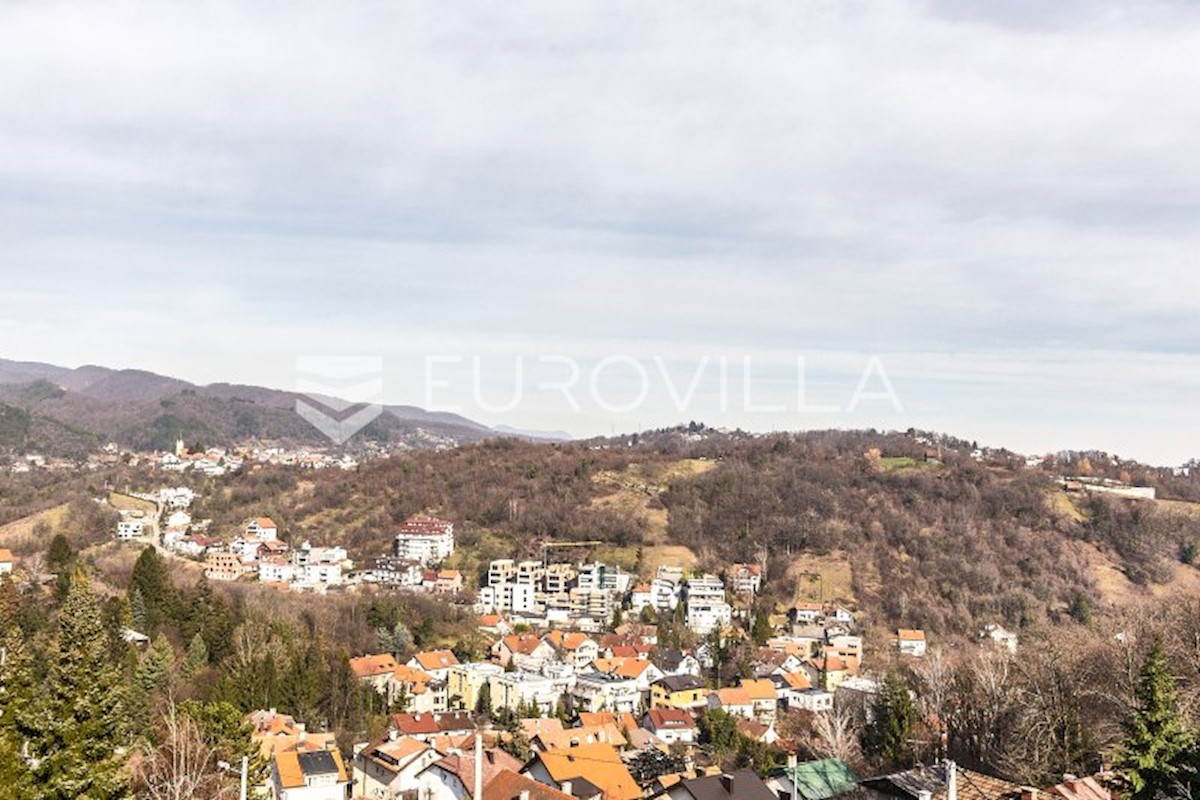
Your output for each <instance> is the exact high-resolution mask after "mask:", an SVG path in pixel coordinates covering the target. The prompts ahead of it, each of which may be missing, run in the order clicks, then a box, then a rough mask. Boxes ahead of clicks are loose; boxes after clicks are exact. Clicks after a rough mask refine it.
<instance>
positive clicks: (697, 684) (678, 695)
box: [650, 675, 708, 709]
mask: <svg viewBox="0 0 1200 800" xmlns="http://www.w3.org/2000/svg"><path fill="white" fill-rule="evenodd" d="M707 704H708V690H707V689H705V688H704V683H703V681H701V680H700V679H699V678H697V677H695V676H694V675H667V676H666V677H665V678H659V679H658V680H657V681H655V682H654V683H652V684H651V685H650V707H651V708H683V709H691V708H700V707H702V706H705V705H707Z"/></svg>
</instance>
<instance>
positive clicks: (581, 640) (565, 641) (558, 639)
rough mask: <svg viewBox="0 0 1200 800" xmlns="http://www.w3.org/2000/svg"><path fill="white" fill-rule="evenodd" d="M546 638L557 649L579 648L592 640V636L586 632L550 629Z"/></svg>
mask: <svg viewBox="0 0 1200 800" xmlns="http://www.w3.org/2000/svg"><path fill="white" fill-rule="evenodd" d="M546 640H547V641H548V642H550V644H551V645H552V646H553V647H554V648H555V649H556V650H578V649H579V648H580V647H582V646H583V645H584V644H586V643H587V642H590V641H592V638H591V637H590V636H588V635H587V634H586V633H575V632H573V631H550V633H548V634H546Z"/></svg>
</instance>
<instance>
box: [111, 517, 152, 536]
mask: <svg viewBox="0 0 1200 800" xmlns="http://www.w3.org/2000/svg"><path fill="white" fill-rule="evenodd" d="M145 530H146V521H145V520H143V519H142V518H141V517H126V518H125V519H122V520H121V521H120V522H118V523H117V541H118V542H132V541H134V540H137V539H141V538H142V535H143V534H144V533H145Z"/></svg>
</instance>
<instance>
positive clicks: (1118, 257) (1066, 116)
mask: <svg viewBox="0 0 1200 800" xmlns="http://www.w3.org/2000/svg"><path fill="white" fill-rule="evenodd" d="M1196 53H1200V5H1197V4H1194V3H1182V2H1181V3H1170V2H1155V1H1154V0H1136V2H1133V1H1131V2H1128V3H1109V4H1106V3H1103V2H1086V3H1085V2H1073V0H1072V1H1066V0H1064V1H1063V2H1054V3H1046V2H1044V1H1043V0H1021V2H1007V3H993V2H986V1H985V0H979V1H978V2H976V1H975V0H945V1H944V2H889V1H888V0H881V1H880V2H870V3H867V2H861V3H859V2H851V1H849V0H829V1H828V2H804V1H803V0H779V2H747V3H729V2H725V1H724V0H722V1H721V2H705V0H678V1H677V2H672V1H671V0H664V2H655V3H646V2H619V1H618V0H603V2H595V3H588V2H574V1H572V2H562V1H561V0H553V1H550V0H547V1H546V2H540V3H533V2H521V1H520V0H516V1H515V2H506V3H494V2H462V3H446V2H418V1H415V0H413V1H408V2H401V1H397V2H357V3H355V2H349V3H347V2H340V3H333V2H330V3H304V2H286V3H284V2H240V3H230V2H219V1H218V2H211V3H203V4H196V3H181V4H172V3H167V2H154V3H149V2H147V3H136V2H118V3H105V4H97V3H90V2H74V3H71V2H68V3H60V2H53V0H37V2H33V1H32V0H29V1H22V0H10V2H6V3H2V4H0V264H3V282H2V284H0V333H2V334H3V336H4V346H3V348H0V349H2V352H0V355H2V356H6V357H10V358H19V359H30V360H44V361H51V362H54V363H60V364H64V365H67V366H75V365H80V364H85V363H101V364H105V365H108V366H121V367H125V366H130V367H142V368H147V369H153V370H156V371H159V372H165V373H168V374H172V375H177V376H179V377H183V378H187V379H189V380H194V381H197V382H209V381H219V380H228V381H244V382H252V383H259V384H265V385H271V386H279V387H282V388H291V387H292V386H293V385H295V383H296V359H297V358H298V357H304V356H342V355H371V356H378V357H380V358H382V363H383V364H384V385H385V394H386V398H387V399H388V400H389V401H393V402H408V403H413V404H418V405H425V404H427V403H428V404H432V405H434V406H436V407H439V408H458V409H459V410H461V411H462V412H463V413H465V414H468V415H469V416H473V417H475V418H478V419H481V420H482V421H486V422H489V423H507V424H511V425H516V426H521V427H525V428H538V429H565V430H567V431H570V432H571V433H574V434H592V433H608V432H610V431H614V430H615V431H620V430H629V429H633V428H638V427H650V426H657V425H664V424H671V423H674V422H676V421H678V420H685V421H686V420H688V419H702V420H704V421H706V422H709V423H711V424H718V425H730V426H733V425H741V426H744V427H749V428H753V429H763V430H765V429H785V428H803V427H814V426H819V427H829V426H839V427H860V426H867V425H872V426H877V427H888V428H907V427H909V426H917V427H925V428H933V429H938V430H945V431H948V432H952V433H955V434H958V435H962V436H965V437H967V438H973V439H978V440H979V441H980V442H981V443H989V444H995V445H1007V446H1010V447H1013V448H1016V449H1020V450H1023V451H1027V452H1041V451H1046V450H1050V449H1057V448H1064V447H1074V448H1089V447H1096V448H1101V449H1106V450H1109V451H1110V452H1115V453H1118V454H1120V455H1124V456H1129V457H1140V458H1143V459H1148V460H1152V461H1156V462H1158V463H1168V464H1172V463H1180V462H1182V461H1183V460H1185V459H1187V458H1191V457H1194V456H1200V434H1198V431H1200V426H1197V424H1196V413H1197V409H1198V408H1200V404H1198V403H1197V401H1198V400H1200V327H1198V325H1197V320H1198V318H1200V314H1198V312H1200V272H1198V270H1197V267H1198V266H1200V247H1198V245H1200V224H1198V223H1200V59H1197V58H1196ZM430 357H433V358H432V359H431V358H430ZM476 358H478V369H476V361H475V360H474V359H476ZM606 358H607V360H605V359H606ZM456 359H457V360H456ZM798 359H802V360H803V361H802V363H803V369H802V370H800V369H798ZM597 368H598V369H597ZM476 375H477V376H478V378H476ZM518 375H519V377H520V384H519V386H520V392H519V394H517V393H514V386H517V385H518V384H517V383H516V381H517V378H518ZM573 375H575V376H577V379H576V380H575V382H574V384H572V386H571V388H570V389H569V390H568V391H566V392H564V391H562V390H560V389H557V388H553V385H554V384H561V383H564V382H568V381H569V379H570V378H571V377H572V376H573ZM476 383H478V389H479V390H478V391H476ZM693 383H694V391H692V392H691V393H690V394H689V389H692V388H693ZM547 387H549V388H547ZM856 393H857V394H858V395H859V396H858V397H857V401H856ZM567 395H571V396H570V397H568V396H567ZM511 398H515V399H516V400H517V401H519V402H509V400H510V399H511ZM816 406H821V407H822V410H817V409H816V408H815V407H816Z"/></svg>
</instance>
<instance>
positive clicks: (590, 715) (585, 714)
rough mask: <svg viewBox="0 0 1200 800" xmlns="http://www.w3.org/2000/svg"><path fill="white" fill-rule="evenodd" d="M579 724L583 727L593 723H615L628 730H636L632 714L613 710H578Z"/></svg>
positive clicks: (636, 724)
mask: <svg viewBox="0 0 1200 800" xmlns="http://www.w3.org/2000/svg"><path fill="white" fill-rule="evenodd" d="M579 724H580V725H581V726H583V727H588V726H593V725H615V726H617V727H618V728H624V729H626V730H629V731H633V730H637V727H638V722H637V719H636V718H635V717H634V716H633V714H629V713H627V712H624V711H622V712H620V713H617V712H615V711H580V712H579Z"/></svg>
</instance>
